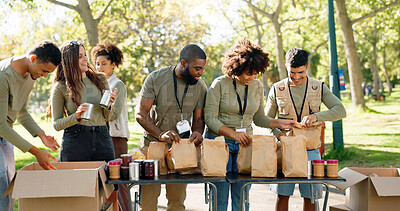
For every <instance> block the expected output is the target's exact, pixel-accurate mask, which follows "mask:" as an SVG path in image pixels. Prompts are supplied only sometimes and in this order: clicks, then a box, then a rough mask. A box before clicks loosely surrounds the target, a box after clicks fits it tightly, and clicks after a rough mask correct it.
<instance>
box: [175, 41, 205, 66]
mask: <svg viewBox="0 0 400 211" xmlns="http://www.w3.org/2000/svg"><path fill="white" fill-rule="evenodd" d="M182 59H184V60H185V61H186V62H187V63H191V62H192V61H194V60H196V59H207V56H206V53H205V52H204V51H203V49H201V48H200V47H199V46H198V45H196V44H189V45H187V46H185V47H183V48H182V50H181V53H180V54H179V61H181V60H182Z"/></svg>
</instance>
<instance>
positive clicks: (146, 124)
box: [136, 44, 207, 211]
mask: <svg viewBox="0 0 400 211" xmlns="http://www.w3.org/2000/svg"><path fill="white" fill-rule="evenodd" d="M205 66H206V54H205V53H204V51H203V50H202V49H201V48H200V47H199V46H197V45H195V44H190V45H187V46H185V47H184V48H183V49H182V50H181V53H180V58H179V63H178V64H177V65H172V66H168V67H165V68H162V69H159V70H156V71H154V72H152V73H150V75H149V76H148V77H147V78H146V80H145V82H144V84H143V86H142V89H141V91H140V95H139V102H138V106H137V108H136V120H137V121H138V122H139V124H140V125H141V126H142V127H143V128H144V129H145V132H144V133H143V137H142V140H141V145H142V152H145V154H147V148H148V146H149V144H150V142H153V141H160V142H168V143H171V142H172V141H175V142H179V141H180V140H181V138H189V139H190V142H193V141H194V143H195V144H196V145H199V144H201V142H202V141H203V137H202V134H203V131H204V126H205V124H204V115H203V110H204V102H205V96H206V92H207V87H206V84H205V83H204V81H203V80H201V79H200V76H201V75H203V71H204V68H205ZM189 122H191V125H190V123H189ZM190 130H191V133H190ZM186 186H187V184H167V185H166V192H167V194H166V197H167V199H168V208H167V210H174V211H176V210H178V211H179V210H182V211H183V210H185V206H184V201H185V198H186ZM160 190H161V186H160V185H143V186H142V206H141V210H142V211H143V210H145V211H148V210H152V211H156V210H157V199H158V196H159V195H160Z"/></svg>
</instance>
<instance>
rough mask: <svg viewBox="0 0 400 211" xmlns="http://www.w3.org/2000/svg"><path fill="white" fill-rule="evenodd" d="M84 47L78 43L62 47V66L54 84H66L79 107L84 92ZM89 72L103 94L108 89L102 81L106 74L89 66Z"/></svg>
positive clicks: (69, 42)
mask: <svg viewBox="0 0 400 211" xmlns="http://www.w3.org/2000/svg"><path fill="white" fill-rule="evenodd" d="M80 46H82V47H84V46H83V44H82V43H80V42H77V41H67V42H65V43H64V44H63V45H62V46H61V58H62V59H61V64H60V65H59V66H58V67H57V70H56V74H55V75H54V81H53V83H56V82H57V81H63V82H65V84H66V86H67V90H68V92H69V94H70V95H71V98H72V102H74V103H75V104H76V105H77V106H79V105H80V104H81V90H82V88H83V87H82V83H83V78H82V73H81V70H80V68H79V47H80ZM88 68H89V70H88V71H87V72H86V76H87V77H88V78H89V79H90V81H92V82H93V83H94V84H95V85H96V87H97V89H99V90H100V92H102V91H103V90H104V89H106V85H105V84H104V81H103V80H102V77H101V76H103V78H105V76H104V74H102V73H98V72H96V71H95V70H94V68H93V67H92V66H91V65H90V64H88Z"/></svg>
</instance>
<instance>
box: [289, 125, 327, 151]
mask: <svg viewBox="0 0 400 211" xmlns="http://www.w3.org/2000/svg"><path fill="white" fill-rule="evenodd" d="M321 130H322V122H315V123H313V125H312V126H311V127H308V128H303V127H302V126H301V124H300V123H296V124H294V125H293V136H297V135H304V136H305V137H306V138H307V142H306V147H307V149H308V150H311V149H317V148H319V147H320V146H321Z"/></svg>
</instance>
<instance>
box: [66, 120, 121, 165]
mask: <svg viewBox="0 0 400 211" xmlns="http://www.w3.org/2000/svg"><path fill="white" fill-rule="evenodd" d="M112 159H115V154H114V146H113V142H112V140H111V137H110V133H109V131H108V128H107V126H106V125H102V126H85V125H74V126H71V127H69V128H66V129H65V130H64V135H63V142H62V145H61V150H60V156H59V160H60V161H61V162H71V161H106V162H108V161H110V160H112Z"/></svg>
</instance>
